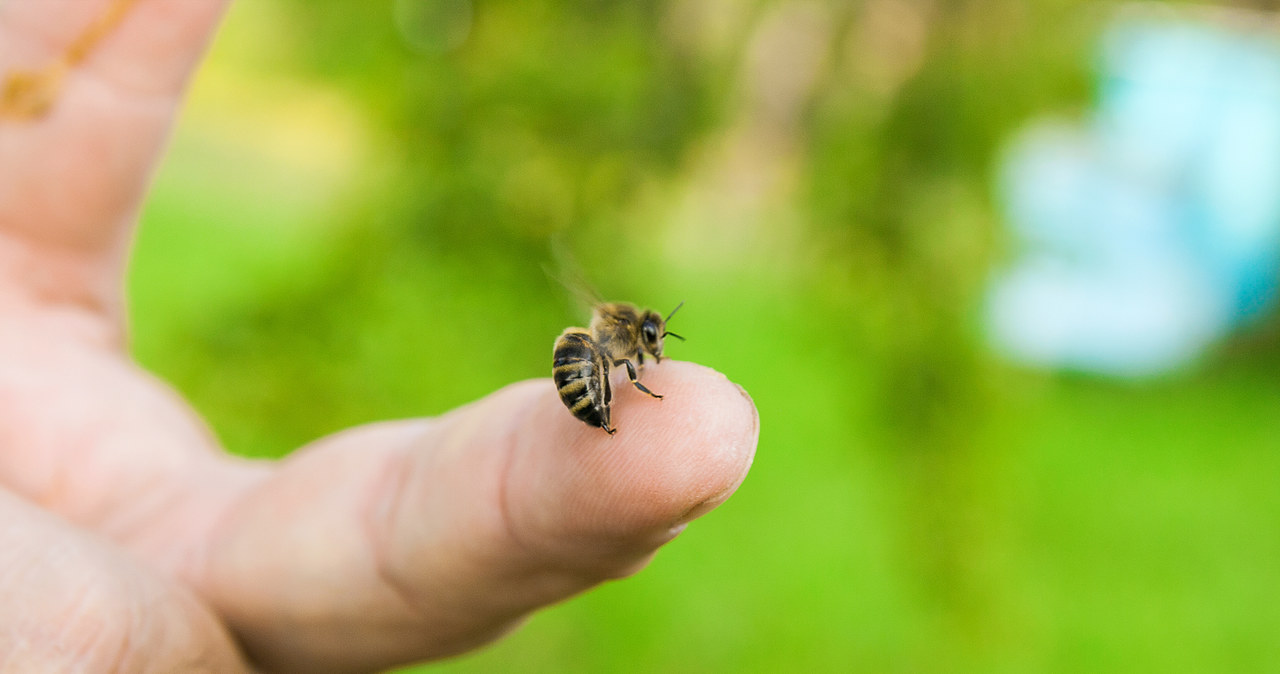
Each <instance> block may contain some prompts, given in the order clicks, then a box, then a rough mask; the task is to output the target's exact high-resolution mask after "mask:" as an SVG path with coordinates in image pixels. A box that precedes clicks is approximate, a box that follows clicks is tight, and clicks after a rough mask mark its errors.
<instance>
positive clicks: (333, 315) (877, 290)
mask: <svg viewBox="0 0 1280 674" xmlns="http://www.w3.org/2000/svg"><path fill="white" fill-rule="evenodd" d="M1107 11H1108V7H1107V5H1105V4H1104V5H1101V6H1100V5H1098V4H1096V3H1089V4H1085V3H1081V2H1075V1H1070V0H1045V1H1042V2H1032V3H1026V2H1023V1H1022V0H992V1H982V2H963V3H944V2H927V1H925V0H866V1H865V2H857V3H845V2H820V1H808V0H803V1H795V2H781V1H773V2H760V1H744V2H734V1H732V0H720V1H714V2H712V1H707V2H703V1H701V0H669V1H665V2H658V1H639V2H632V3H609V2H601V1H598V0H581V1H578V2H567V1H566V2H555V1H551V0H520V1H517V0H505V1H488V0H474V1H467V0H435V1H433V2H413V1H409V0H404V1H395V2H393V1H390V0H378V1H375V2H372V3H365V4H361V3H355V2H350V1H346V2H338V1H337V0H324V1H316V0H253V1H252V2H249V1H245V0H242V2H240V3H239V4H237V5H236V6H235V7H234V8H233V9H232V11H231V12H230V14H229V16H228V19H227V22H226V25H225V28H224V31H223V32H222V33H221V34H220V36H219V38H218V40H217V41H216V43H215V45H214V47H213V50H212V53H211V57H210V60H209V61H208V63H207V64H206V66H205V68H204V69H203V70H202V71H201V73H200V75H199V77H198V78H197V79H196V81H195V83H194V86H193V90H192V96H191V102H190V105H189V106H188V108H187V110H186V113H185V115H184V117H183V119H182V122H181V124H180V125H179V127H178V130H177V133H176V137H175V139H174V142H173V145H172V148H171V151H170V153H169V156H168V159H167V161H166V163H165V164H164V166H163V168H162V170H161V171H160V173H159V175H158V176H157V179H156V186H155V190H154V192H153V194H152V196H151V199H150V201H149V202H148V206H147V209H146V212H145V216H144V218H143V224H142V227H141V229H140V231H139V235H138V241H137V246H136V250H135V254H134V266H133V269H132V275H131V282H130V297H131V303H132V307H131V320H132V323H133V345H134V351H135V353H136V354H137V357H138V358H139V359H140V360H141V362H142V363H144V364H145V365H147V366H148V367H150V368H152V369H153V370H155V371H156V372H158V373H159V374H160V375H162V376H163V377H165V378H166V379H168V380H169V381H171V382H173V383H174V384H175V385H176V386H177V387H178V388H179V389H181V390H182V392H183V393H184V394H186V395H187V396H188V397H189V398H190V399H191V400H192V401H193V402H194V404H195V405H196V406H197V408H198V409H199V410H200V411H201V412H202V413H204V414H205V415H207V417H208V418H209V419H210V421H211V423H212V424H213V426H214V427H215V429H216V430H217V432H218V434H219V435H220V437H221V438H222V439H223V440H224V442H225V443H226V445H227V446H228V447H229V448H230V449H231V450H232V451H234V452H237V453H241V454H246V455H253V456H280V455H283V454H285V453H287V452H289V451H291V450H293V449H295V448H296V447H298V446H300V445H302V444H305V443H306V442H307V441H309V440H311V439H314V438H316V437H318V436H320V435H323V434H326V433H329V432H332V431H336V430H338V429H340V428H343V427H345V426H348V425H351V424H356V423H361V422H367V421H374V420H378V419H385V418H392V417H404V416H412V415H432V414H438V413H441V412H443V411H445V410H448V409H450V408H452V407H455V406H457V405H460V404H463V403H466V402H468V401H471V400H474V399H476V398H478V397H481V396H483V395H485V394H486V393H488V392H490V391H493V390H494V389H496V388H498V387H500V386H502V385H504V384H506V383H508V382H511V381H515V380H519V379H524V378H529V377H541V376H546V375H547V374H548V367H549V365H548V361H549V358H548V356H549V352H550V345H551V343H552V341H553V340H554V338H555V336H556V335H557V334H558V333H559V331H560V329H562V328H563V327H564V326H565V325H569V324H574V323H580V322H581V321H582V320H584V318H585V317H584V316H583V315H582V314H581V312H580V310H579V309H578V308H577V306H576V305H575V302H574V299H573V298H572V296H571V294H570V293H569V292H568V291H566V290H565V289H564V288H563V287H561V286H559V285H557V284H556V283H555V282H554V281H551V280H549V279H548V277H547V274H546V273H545V271H544V266H546V265H551V266H555V265H556V264H557V260H556V256H555V255H554V254H553V252H552V251H553V249H555V248H556V247H561V248H564V249H566V250H568V251H569V253H570V255H571V256H572V257H573V258H574V259H576V260H577V262H578V264H580V265H581V267H582V269H583V272H584V273H585V275H586V276H588V277H589V278H590V279H591V281H592V282H593V283H594V284H595V285H596V286H597V287H598V288H599V289H600V291H601V292H602V293H603V294H605V295H607V296H608V297H610V298H614V299H622V300H628V301H634V302H637V303H640V304H643V305H646V306H653V307H655V308H658V309H659V310H666V309H669V308H671V307H673V306H674V305H675V304H676V303H677V302H678V301H680V300H684V301H686V305H685V308H684V309H683V310H682V311H681V313H680V314H679V315H678V316H677V318H676V321H675V322H674V324H673V327H676V329H678V331H679V332H681V334H684V335H686V336H687V337H688V338H689V341H688V342H686V343H673V344H672V345H671V348H670V349H669V353H670V355H672V356H673V357H676V358H680V359H687V360H693V361H697V362H701V363H704V364H707V365H710V366H712V367H715V368H717V369H720V370H721V371H723V372H725V373H726V374H728V375H729V376H730V377H731V378H732V379H734V380H735V381H737V382H740V383H741V384H743V385H744V386H745V387H746V388H747V390H748V391H749V392H750V393H751V394H752V396H753V397H754V399H755V401H756V404H757V405H758V407H759V410H760V416H761V434H760V445H759V453H758V456H757V459H756V463H755V466H754V468H753V470H752V472H751V475H750V476H749V478H748V479H747V481H746V482H745V484H743V486H742V488H741V489H740V491H739V493H738V494H737V495H736V496H735V497H734V498H733V499H732V500H731V501H730V502H729V503H727V504H726V505H724V506H723V507H722V508H720V509H719V510H717V511H716V512H714V513H713V514H711V515H709V516H707V517H706V518H705V519H703V520H700V521H699V522H698V523H696V524H695V525H694V526H692V527H690V529H689V530H688V531H687V532H686V533H685V534H684V535H682V536H681V538H680V539H679V540H678V541H677V542H676V543H675V544H673V545H671V546H670V547H669V548H668V549H665V550H663V551H662V552H661V553H660V554H659V555H658V556H657V558H656V559H655V561H654V562H653V564H652V566H651V567H650V568H649V569H647V570H646V571H645V572H643V573H641V574H640V575H638V576H636V577H634V578H632V579H628V580H625V581H622V582H617V583H611V584H608V585H606V586H604V587H602V588H600V589H598V590H596V591H593V592H591V593H589V594H587V595H585V596H583V597H580V598H577V599H574V600H572V601H570V602H567V603H564V604H562V605H560V606H557V607H554V608H552V609H550V610H547V611H544V612H542V613H540V614H538V615H537V616H535V617H533V618H532V619H531V620H530V622H529V623H528V624H527V625H526V626H525V627H524V628H523V629H522V630H520V631H519V632H517V633H515V634H514V635H513V636H511V637H509V638H507V639H506V640H504V641H502V642H500V643H498V644H497V645H494V646H491V647H489V648H487V649H484V650H482V651H480V652H479V653H476V654H472V655H469V656H465V657H462V658H458V659H455V660H451V661H448V662H445V663H438V664H435V665H429V666H424V667H423V668H422V670H421V671H438V672H508V671H526V672H561V671H591V672H633V671H639V672H778V671H830V672H837V671H839V672H843V671H872V672H1026V671H1044V672H1086V671H1087V672H1147V671H1150V672H1170V671H1190V672H1203V671H1264V670H1274V669H1277V668H1280V638H1277V637H1278V635H1280V582H1278V580H1277V578H1280V533H1278V532H1277V526H1276V523H1277V522H1278V521H1280V489H1277V488H1276V477H1277V476H1278V475H1280V451H1278V450H1280V414H1277V413H1276V410H1277V408H1280V376H1277V374H1276V371H1277V367H1280V351H1278V350H1277V348H1276V344H1277V342H1276V339H1275V332H1274V331H1273V330H1272V329H1271V328H1269V327H1268V326H1263V327H1262V328H1261V329H1259V330H1256V331H1254V332H1253V333H1251V334H1249V335H1245V336H1242V337H1240V338H1237V339H1236V340H1235V341H1233V342H1232V343H1231V344H1227V345H1225V346H1224V347H1223V348H1221V349H1219V350H1218V351H1217V352H1216V353H1214V354H1210V355H1209V356H1208V357H1206V358H1205V359H1204V362H1202V363H1199V364H1198V365H1197V366H1196V367H1194V368H1192V369H1190V370H1188V371H1185V372H1182V373H1178V374H1175V375H1171V376H1166V377H1163V378H1159V379H1156V380H1150V381H1144V382H1136V383H1135V382H1130V383H1117V382H1112V381H1106V380H1100V379H1095V378H1089V377H1082V376H1074V375H1069V374H1045V373H1036V372H1029V371H1024V370H1020V369H1017V368H1014V367H1011V366H1008V365H1005V364H1002V363H1000V362H999V361H998V360H997V359H995V358H994V357H993V356H992V355H990V354H989V352H988V351H987V350H986V349H985V348H984V346H983V343H982V339H981V332H980V326H979V324H978V321H977V319H976V316H977V314H978V311H979V309H980V301H981V295H982V290H983V285H984V283H985V281H986V279H987V277H988V274H989V273H990V270H991V269H992V265H994V264H996V263H998V261H999V260H1001V259H1002V256H1003V255H1004V254H1005V253H1006V252H1007V251H1006V250H1005V244H1004V242H1003V240H1002V238H1001V233H1000V232H1001V228H1000V224H999V218H998V212H997V208H996V206H995V204H994V203H993V197H992V193H993V190H992V186H991V176H992V172H993V167H994V165H995V162H996V161H997V157H998V156H999V151H1000V148H1001V143H1002V141H1003V140H1004V139H1006V138H1008V137H1009V135H1010V134H1011V133H1012V132H1013V131H1015V130H1016V129H1017V128H1018V126H1019V124H1021V123H1023V122H1024V121H1026V120H1028V119H1030V118H1032V117H1035V116H1037V115H1041V114H1046V113H1055V114H1061V115H1067V116H1072V115H1076V116H1078V115H1080V114H1082V111H1083V110H1085V109H1087V106H1088V102H1089V99H1090V96H1091V92H1090V78H1091V67H1092V66H1091V62H1092V61H1091V59H1092V53H1093V52H1092V48H1093V39H1094V37H1095V36H1096V34H1097V30H1098V27H1099V26H1100V25H1101V23H1100V22H1101V21H1102V20H1103V19H1104V18H1105V16H1106V14H1107ZM806 59H808V60H806ZM797 73H801V74H803V73H808V75H807V76H800V75H797ZM806 77H807V79H806ZM409 671H419V670H417V669H413V670H409Z"/></svg>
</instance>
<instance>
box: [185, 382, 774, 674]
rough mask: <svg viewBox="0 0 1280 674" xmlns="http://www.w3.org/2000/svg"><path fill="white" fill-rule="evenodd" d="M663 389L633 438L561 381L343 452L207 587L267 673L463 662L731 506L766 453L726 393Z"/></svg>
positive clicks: (257, 502)
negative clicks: (563, 398)
mask: <svg viewBox="0 0 1280 674" xmlns="http://www.w3.org/2000/svg"><path fill="white" fill-rule="evenodd" d="M645 375H646V376H645V383H646V385H647V386H649V387H650V388H651V389H652V390H654V391H656V392H658V393H661V394H663V395H664V396H665V398H664V399H662V400H655V399H653V398H650V397H648V396H646V395H644V394H642V393H640V392H638V391H636V390H634V388H632V387H631V386H630V384H628V383H625V382H624V383H620V384H618V385H616V386H615V397H614V400H613V406H614V409H613V420H614V422H615V425H616V426H617V428H618V432H617V434H616V435H614V436H609V435H607V434H606V433H605V432H604V431H602V430H601V429H599V428H594V427H589V426H587V425H585V424H583V423H582V422H580V421H578V420H577V419H575V418H574V417H573V416H572V415H570V413H569V412H568V410H566V409H565V407H564V406H563V404H562V403H561V402H560V400H559V398H558V395H557V393H556V390H555V386H554V385H553V384H552V383H551V381H550V380H547V379H541V380H534V381H529V382H523V383H520V384H515V385H512V386H509V387H507V388H505V389H503V390H501V391H499V392H497V393H495V394H493V395H491V396H489V397H487V398H485V399H483V400H480V401H478V402H476V403H473V404H471V405H468V406H465V407H463V408H460V409H458V410H455V411H454V412H451V413H450V414H447V415H445V416H443V417H441V418H439V419H435V420H431V421H427V422H422V421H416V422H397V423H394V424H380V425H376V426H372V427H365V428H362V429H356V430H354V431H349V432H347V433H343V434H340V435H338V436H334V437H332V438H330V439H327V440H324V441H322V442H320V443H318V444H317V445H316V446H314V447H312V448H310V449H309V450H307V451H304V452H300V453H299V455H298V456H297V457H296V458H295V459H291V460H290V461H288V462H286V463H285V464H284V465H282V466H281V467H280V468H279V470H278V474H276V475H273V476H272V477H270V478H268V479H266V480H265V481H264V482H263V483H262V484H261V485H260V486H259V487H258V488H257V489H256V490H255V492H254V493H253V494H251V495H250V496H248V497H247V498H246V503H244V504H242V505H241V506H240V507H238V508H237V509H236V510H235V512H233V513H232V514H230V515H229V516H228V519H227V521H226V522H224V524H223V526H222V527H221V528H220V530H221V531H222V532H223V534H222V537H221V538H220V540H218V541H215V542H214V544H213V545H211V546H210V548H211V549H214V550H216V551H217V553H216V556H215V558H214V560H213V561H212V562H211V565H210V567H209V569H210V574H211V575H210V581H209V582H206V584H205V586H206V587H208V588H209V591H210V594H211V595H212V596H214V597H215V599H214V600H213V601H214V603H215V605H218V606H220V607H221V608H222V610H223V612H224V614H225V615H227V616H228V620H229V622H230V624H231V625H232V626H233V628H234V629H236V630H237V631H238V632H239V636H241V638H242V640H243V641H244V642H245V643H246V644H247V645H248V646H249V648H250V652H251V653H253V654H254V655H255V656H256V657H257V658H258V660H259V661H260V662H263V663H264V664H270V663H273V662H285V661H288V662H291V663H294V666H298V664H297V663H306V665H307V671H336V670H342V669H346V668H353V669H361V668H363V669H368V668H372V667H381V666H387V665H391V664H398V663H403V662H407V661H411V660H415V659H424V658H433V657H443V656H445V655H449V654H452V653H456V652H460V651H462V650H466V649H468V648H472V647H474V646H476V645H478V644H480V643H483V642H484V641H487V640H490V639H492V638H494V637H496V636H498V635H500V634H501V633H503V632H504V631H505V630H507V629H509V628H510V626H511V625H513V624H514V623H515V622H516V621H518V620H519V619H520V618H521V617H522V616H524V615H525V614H527V613H529V612H530V611H532V610H534V609H536V608H539V607H541V606H544V605H547V604H551V603H554V602H556V601H559V600H561V599H564V598H565V597H568V596H570V595H572V594H575V593H577V592H580V591H582V590H584V589H586V588H588V587H590V586H592V585H594V584H596V583H599V582H601V581H603V580H606V579H609V578H616V577H618V576H622V575H626V574H628V573H631V572H634V571H635V570H637V569H639V568H640V567H642V566H643V565H644V563H645V562H646V561H647V560H648V559H649V557H650V556H651V555H652V553H653V552H654V551H655V550H656V549H657V548H658V547H659V546H661V545H662V544H663V543H665V542H667V541H668V540H670V539H671V538H672V537H673V536H675V535H676V534H677V533H678V532H679V531H680V529H681V528H682V527H683V526H684V524H686V523H687V522H689V521H690V520H692V519H694V518H696V517H698V516H699V515H701V514H703V513H705V512H707V511H709V510H710V509H712V508H714V507H715V506H716V505H718V504H720V503H721V502H723V501H724V500H725V499H726V498H728V497H729V495H730V494H731V493H732V492H733V491H734V489H736V488H737V486H738V485H739V484H740V483H741V481H742V480H743V478H744V477H745V475H746V471H747V469H748V467H749V466H750V464H751V460H752V457H753V455H754V452H755V446H756V438H757V435H758V421H757V416H756V412H755V407H754V406H753V405H752V403H751V401H750V399H749V398H748V397H747V396H746V394H745V393H744V392H743V391H742V389H740V388H739V387H737V386H736V385H734V384H732V383H731V382H729V381H728V380H727V379H726V378H725V377H724V376H723V375H721V374H719V373H717V372H715V371H713V370H710V369H708V368H705V367H701V366H698V365H694V364H691V363H682V362H677V361H666V362H664V363H663V364H662V365H661V366H659V367H656V368H652V369H650V370H646V372H645ZM299 503H305V506H299V505H298V504H299ZM277 556H280V557H283V558H285V559H287V560H288V561H287V562H272V561H270V560H271V559H273V558H275V557H277ZM240 597H249V598H250V599H240ZM280 612H284V613H285V614H286V616H287V618H288V619H287V620H281V619H280V616H279V615H278V614H279V613H280Z"/></svg>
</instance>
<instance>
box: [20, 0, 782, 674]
mask: <svg viewBox="0 0 1280 674" xmlns="http://www.w3.org/2000/svg"><path fill="white" fill-rule="evenodd" d="M113 3H115V4H120V5H121V6H126V8H127V10H128V11H127V12H126V13H124V14H123V15H122V19H121V20H120V22H119V23H118V25H115V26H113V27H112V28H111V30H110V31H107V32H105V33H104V35H103V37H102V39H101V41H100V42H99V43H98V44H97V45H96V46H95V48H94V49H93V50H92V52H91V53H89V54H88V56H87V58H85V59H84V60H82V61H80V62H79V63H77V64H76V65H75V66H74V67H71V68H69V69H67V71H66V73H65V75H64V76H63V78H62V80H61V82H60V83H59V86H57V87H55V88H53V89H52V90H51V97H50V100H49V102H50V103H51V105H50V106H49V107H48V108H47V110H45V111H43V112H42V113H40V114H29V115H25V116H18V115H8V116H6V115H5V114H4V111H3V110H0V522H3V526H0V597H4V598H5V601H3V602H0V669H4V670H5V671H10V670H16V671H59V670H65V669H72V668H80V669H83V670H86V671H109V670H114V669H118V670H120V671H126V672H128V671H191V670H198V669H205V670H209V671H218V672H226V671H237V670H240V669H247V668H249V667H254V668H259V669H263V670H268V671H307V672H325V671H334V672H337V671H365V670H370V669H377V668H381V667H387V666H391V665H395V664H401V663H406V662H411V661H414V660H421V659H430V658H437V657H443V656H445V655H449V654H453V653H458V652H461V651H465V650H467V649H470V648H474V647H475V646H477V645H479V644H482V643H485V642H486V641H488V640H490V639H493V638H495V637H497V636H499V635H501V634H502V633H504V632H505V631H506V630H508V629H510V628H511V627H512V626H513V625H514V624H516V623H517V622H518V621H519V620H520V619H521V618H522V617H523V616H525V615H527V614H528V613H529V612H531V611H533V610H535V609H537V608H539V607H541V606H545V605H547V604H550V603H554V602H556V601H559V600H561V599H563V598H565V597H567V596H570V595H572V594H574V593H577V592H580V591H582V590H584V589H586V588H589V587H591V586H592V585H594V584H596V583H599V582H601V581H603V580H606V579H609V578H616V577H619V576H623V575H626V574H629V573H632V572H634V571H636V570H638V569H639V568H641V567H643V566H644V564H645V563H646V562H647V560H648V559H649V557H650V556H651V555H652V553H653V551H654V550H656V549H657V548H658V547H659V546H661V545H662V544H663V543H665V542H667V541H668V540H670V539H671V538H672V537H673V536H675V535H676V534H677V533H678V532H679V530H680V529H681V527H682V526H683V525H684V523H686V522H688V521H689V520H691V519H693V518H695V517H697V516H699V515H701V514H703V513H705V512H706V511H708V510H710V509H711V508H713V507H715V506H716V505H718V504H719V503H721V502H722V501H723V500H724V499H725V498H727V497H728V496H729V494H730V493H731V492H732V491H733V490H734V489H735V488H736V487H737V485H738V484H739V483H740V482H741V480H742V479H743V477H744V476H745V473H746V470H747V468H748V466H749V465H750V462H751V458H752V455H753V453H754V450H755V444H756V436H757V432H758V425H757V419H756V414H755V409H754V407H753V405H752V404H751V402H750V400H749V399H748V398H747V397H746V395H745V394H744V393H742V391H741V390H740V389H739V388H738V387H736V386H734V385H733V384H731V383H730V382H728V381H727V380H726V379H724V378H723V377H722V376H720V375H719V374H716V373H715V372H713V371H711V370H708V369H706V368H702V367H700V366H697V365H692V364H688V363H680V362H670V361H668V362H665V363H663V364H662V365H661V366H659V367H656V368H652V369H650V370H647V371H646V373H645V374H646V379H645V381H646V383H647V384H649V385H650V386H651V387H652V388H653V389H654V390H656V391H659V392H661V393H663V394H664V395H666V396H667V398H666V400H664V401H662V402H658V401H653V400H650V399H648V398H647V397H646V396H644V395H643V394H641V393H639V392H637V391H635V390H634V389H632V388H631V387H630V386H626V385H621V386H617V387H615V390H616V398H615V402H614V404H615V409H614V415H615V416H614V418H615V420H616V421H617V422H618V426H619V427H620V428H621V432H620V433H619V434H618V435H617V436H615V437H612V438H610V437H609V436H607V435H605V434H604V433H603V432H602V431H600V430H599V429H596V428H591V427H588V426H586V425H584V424H582V423H581V422H579V421H577V420H576V419H574V418H573V417H572V416H570V414H569V413H568V412H567V411H566V410H565V409H564V408H563V406H562V405H561V403H560V401H559V399H558V397H557V395H556V391H555V387H554V386H553V385H552V384H551V382H550V381H549V380H547V379H543V380H536V381H531V382H523V383H519V384H514V385H512V386H509V387H507V388H505V389H502V390H501V391H498V392H497V393H494V394H493V395H490V396H489V397H487V398H484V399H483V400H480V401H478V402H476V403H473V404H471V405H467V406H465V407H463V408H460V409H458V410H455V411H453V412H451V413H449V414H446V415H444V416H442V417H439V418H436V419H429V420H413V421H403V422H391V423H385V424H376V425H372V426H366V427H360V428H355V429H351V430H349V431H346V432H343V433H339V434H337V435H335V436H332V437H329V438H325V439H322V440H320V441H318V442H316V443H314V444H313V445H311V446H309V447H306V448H304V449H302V450H300V451H298V452H296V453H294V454H293V455H292V456H290V457H289V458H287V459H285V460H283V461H281V462H253V461H247V460H242V459H237V458H234V457H231V456H229V455H227V454H225V453H224V452H223V451H222V450H221V448H219V447H218V446H217V442H216V440H215V439H214V438H213V437H212V435H211V434H210V433H209V432H208V431H207V430H206V428H205V427H204V425H203V424H202V422H201V421H200V420H199V418H198V417H197V416H196V415H195V414H194V412H192V411H191V410H190V409H189V408H188V407H187V406H186V405H185V404H184V403H183V402H182V401H181V400H180V399H179V398H178V396H176V395H175V394H174V393H173V392H172V391H170V390H169V389H168V388H167V387H166V386H164V385H163V384H162V383H160V382H158V381H157V380H155V379H153V378H152V377H150V376H149V375H147V374H146V373H145V372H143V371H142V370H140V369H139V368H138V367H137V366H135V365H134V364H133V363H132V362H131V360H130V359H129V357H128V353H127V351H126V348H125V340H124V315H123V292H122V286H123V282H122V276H123V268H124V260H125V257H126V255H127V249H128V242H129V239H130V237H131V234H132V228H133V226H134V222H135V220H136V218H137V213H138V210H139V205H140V203H141V200H142V197H143V194H144V192H145V189H146V185H147V181H148V178H149V176H150V174H151V172H152V169H153V167H154V164H155V162H156V160H157V157H158V156H159V153H160V150H161V149H162V147H163V144H164V142H165V139H166V136H167V133H168V129H169V127H170V125H171V122H172V120H173V117H174V115H175V113H176V111H177V109H178V107H179V103H180V101H181V97H182V91H183V88H184V86H185V83H186V81H187V78H188V76H189V74H190V72H191V70H192V69H193V68H194V67H195V65H196V64H197V62H198V61H199V58H200V56H201V53H202V51H203V49H204V44H205V42H206V41H207V39H208V36H209V35H210V34H211V32H212V31H213V29H214V27H215V25H216V23H217V20H218V17H219V15H220V13H221V11H222V10H223V8H224V5H225V2H224V0H137V2H136V3H132V2H130V0H123V2H122V1H121V0H84V1H77V2H63V3H55V2H7V3H6V2H2V1H0V78H3V77H4V76H5V74H6V73H9V72H12V71H13V70H15V69H28V70H29V69H39V68H40V67H42V66H44V65H45V64H47V63H50V62H54V61H55V60H56V59H57V57H58V55H59V54H60V53H61V51H62V50H63V49H65V46H66V45H68V44H71V43H73V42H74V41H75V39H76V36H77V35H79V34H81V31H83V30H84V28H85V26H87V25H90V24H92V23H93V22H94V20H95V19H96V18H98V17H101V16H103V15H104V12H106V11H107V9H108V7H109V5H111V4H113ZM0 84H2V82H0ZM550 347H551V345H550V342H548V360H549V356H550ZM304 397H305V391H299V398H300V401H299V404H305V399H304Z"/></svg>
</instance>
